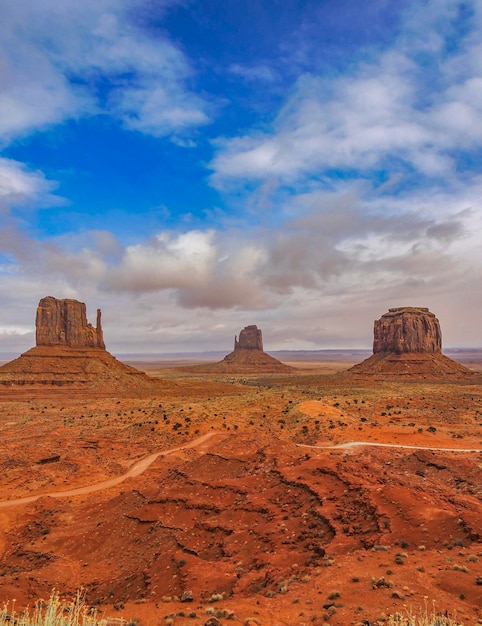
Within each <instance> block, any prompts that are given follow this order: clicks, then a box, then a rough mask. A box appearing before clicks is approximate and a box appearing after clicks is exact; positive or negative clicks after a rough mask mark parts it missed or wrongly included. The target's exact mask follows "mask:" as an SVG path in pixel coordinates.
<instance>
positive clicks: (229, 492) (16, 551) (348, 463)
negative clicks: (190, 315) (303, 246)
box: [0, 371, 482, 626]
mask: <svg viewBox="0 0 482 626" xmlns="http://www.w3.org/2000/svg"><path fill="white" fill-rule="evenodd" d="M168 376H169V379H166V380H164V381H163V382H162V383H161V382H160V381H159V385H158V387H157V388H156V389H157V390H158V391H156V392H153V391H152V388H151V390H148V391H143V390H138V391H137V393H136V394H135V395H134V393H132V392H128V391H126V392H125V393H124V394H122V395H120V394H119V393H116V394H112V392H109V390H108V389H105V390H104V391H102V392H100V391H98V392H96V393H93V392H89V393H88V394H87V393H82V392H78V393H77V395H76V394H72V392H69V391H68V389H67V388H64V387H60V388H58V389H57V390H56V392H55V393H52V392H51V393H50V394H49V395H46V392H45V391H41V392H39V391H36V392H30V393H29V391H28V390H26V389H25V388H22V389H21V390H20V391H16V390H15V389H11V388H8V389H7V388H5V390H4V391H2V396H1V397H0V434H1V437H2V444H3V455H2V461H1V468H2V471H1V475H0V488H1V492H0V493H1V495H0V501H2V502H5V501H8V500H13V499H16V498H23V497H28V496H38V495H42V494H44V495H43V496H42V497H40V498H39V499H37V500H35V501H30V502H26V503H23V504H17V505H12V504H9V505H4V506H3V507H1V508H0V582H1V585H0V601H3V600H8V599H12V598H16V599H17V605H20V606H21V605H23V604H26V603H29V602H30V603H32V602H34V601H35V600H36V599H37V598H39V597H44V598H45V597H46V596H48V595H49V593H50V591H51V589H52V588H54V587H55V588H56V589H60V590H62V592H63V593H65V594H66V595H69V594H73V593H74V592H75V590H76V589H77V588H79V587H80V586H82V587H84V588H85V589H86V592H87V598H88V601H89V602H90V603H91V604H92V605H93V606H96V607H97V608H99V609H100V610H101V611H103V612H104V613H105V614H107V615H110V616H115V617H123V618H125V619H132V618H136V617H137V618H139V619H140V621H141V622H142V624H144V625H146V626H148V625H151V624H152V625H153V626H154V625H155V626H157V625H158V624H164V623H166V622H165V618H166V617H167V618H168V619H171V620H173V623H174V624H176V625H178V624H179V625H183V624H192V625H193V626H195V625H200V624H205V622H206V621H207V620H208V618H209V616H210V615H211V614H214V615H218V619H219V621H220V623H221V624H225V623H226V624H228V623H230V621H232V618H233V615H232V613H231V612H233V613H234V615H235V617H236V618H237V619H238V620H240V621H241V623H244V621H245V620H247V618H249V617H251V618H255V619H256V620H257V621H258V622H259V623H260V624H263V625H265V624H273V625H281V624H284V625H287V626H288V625H290V626H291V625H293V624H296V625H298V624H299V625H301V624H310V623H315V624H323V623H328V624H332V625H339V626H342V625H343V626H344V625H349V624H357V623H363V620H368V621H369V622H373V621H374V620H378V619H380V618H381V617H382V616H383V614H385V615H387V614H388V613H390V612H392V613H393V612H396V611H399V610H402V609H403V606H404V605H407V606H412V607H413V608H414V609H417V608H419V607H424V606H425V604H426V602H427V601H428V602H429V606H430V607H431V602H432V600H435V601H436V603H437V607H438V608H440V610H448V611H450V612H455V611H457V616H458V620H459V621H460V622H461V623H464V624H475V623H477V620H478V619H479V618H480V617H481V613H480V607H481V606H482V585H481V584H480V583H479V577H480V576H482V547H481V543H480V542H481V535H482V504H481V499H480V495H481V492H480V489H481V485H482V470H481V467H482V456H481V453H480V452H479V453H477V452H472V453H469V452H461V451H460V450H462V449H469V448H470V449H472V448H473V449H482V445H481V440H480V439H481V438H480V432H481V424H482V385H480V383H479V382H477V381H473V382H471V383H470V384H466V383H460V382H458V383H457V382H455V383H451V384H448V383H444V384H438V383H437V384H436V383H430V384H429V383H426V382H425V383H423V384H422V383H406V384H400V383H383V384H382V383H376V384H373V382H367V383H364V382H359V381H357V383H356V386H353V385H354V383H352V382H347V381H345V380H343V381H342V380H340V379H339V378H336V377H335V378H330V377H326V376H325V377H323V376H319V375H318V376H315V375H313V374H312V373H309V374H307V373H303V372H298V373H296V374H294V375H286V374H285V375H271V376H268V375H265V376H244V377H238V378H237V379H236V381H233V380H232V378H233V377H232V376H230V377H229V378H228V377H224V378H223V377H219V376H218V377H214V376H209V375H205V376H204V377H202V376H201V377H197V378H192V379H191V378H189V376H188V375H187V374H186V373H183V374H181V373H180V374H179V376H178V377H177V378H176V374H175V373H173V372H172V371H171V372H170V373H169V374H168ZM7 393H8V395H6V394H7ZM203 435H206V437H205V438H204V439H201V440H199V437H201V436H203ZM347 441H368V442H370V441H371V442H374V443H393V444H406V445H416V446H425V447H427V448H454V451H453V452H443V451H435V450H430V449H426V450H423V449H397V448H376V447H368V446H365V447H355V448H352V449H321V448H308V447H304V446H323V445H334V444H338V443H343V442H347ZM189 442H194V445H193V447H184V444H188V443H189ZM298 444H303V446H300V445H298ZM172 449H175V450H172ZM163 450H164V451H168V450H172V451H171V453H170V454H167V455H166V454H164V455H159V456H157V458H156V459H155V460H153V462H152V463H151V464H150V465H149V464H148V463H147V462H146V463H145V464H144V466H137V468H138V471H137V472H133V473H134V474H136V475H133V476H130V477H125V474H126V473H127V472H128V470H129V468H132V467H133V466H134V464H135V463H137V462H138V461H140V460H141V459H142V458H144V457H148V455H151V454H157V453H158V452H162V451H163ZM457 450H459V451H457ZM150 460H152V459H150ZM140 470H143V471H141V473H139V471H140ZM116 477H121V478H123V480H122V482H119V481H118V482H117V484H116V480H115V479H116ZM101 481H110V482H108V483H107V484H106V485H104V486H103V488H102V489H100V490H99V489H98V483H99V482H101ZM96 484H97V488H96V489H95V490H92V489H91V488H90V487H89V486H91V485H94V486H95V485H96ZM79 487H85V489H84V490H83V492H82V493H72V491H71V490H73V489H76V488H79ZM69 491H70V494H69V493H66V492H69ZM62 492H63V493H62ZM49 493H50V494H56V497H52V496H49V495H46V494H49ZM187 591H189V592H191V593H192V597H193V602H189V603H188V602H181V601H180V600H181V598H182V595H183V593H185V592H187ZM182 614H183V615H182ZM189 614H192V616H189ZM194 614H195V616H194ZM229 618H231V619H229ZM253 623H255V622H253ZM365 623H366V622H365ZM481 623H482V622H481Z"/></svg>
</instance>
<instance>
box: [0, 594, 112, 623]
mask: <svg viewBox="0 0 482 626" xmlns="http://www.w3.org/2000/svg"><path fill="white" fill-rule="evenodd" d="M109 622H110V620H107V619H104V618H102V619H101V618H99V616H98V614H97V612H96V611H95V610H94V609H90V608H89V607H88V606H87V604H86V602H85V592H84V591H82V590H81V591H77V593H76V596H75V598H74V599H73V600H71V601H65V600H61V599H60V595H59V593H58V592H57V591H55V590H54V591H52V593H51V595H50V598H49V599H48V600H47V601H44V600H39V601H37V602H36V604H35V607H34V609H33V610H31V609H29V608H28V607H27V608H26V609H25V610H24V611H18V612H17V611H16V610H15V600H13V601H12V602H11V606H10V605H9V603H5V604H4V605H3V607H2V608H1V609H0V626H12V624H15V626H108V624H109Z"/></svg>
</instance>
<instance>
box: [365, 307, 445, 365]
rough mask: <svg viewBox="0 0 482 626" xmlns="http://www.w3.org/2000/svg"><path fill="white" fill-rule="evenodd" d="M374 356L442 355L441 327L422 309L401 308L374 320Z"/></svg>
mask: <svg viewBox="0 0 482 626" xmlns="http://www.w3.org/2000/svg"><path fill="white" fill-rule="evenodd" d="M373 335H374V339H373V353H374V354H377V353H378V352H384V353H388V352H393V353H395V354H404V353H407V352H417V353H420V352H423V353H428V354H437V353H440V352H442V333H441V331H440V323H439V321H438V319H437V318H436V317H435V315H434V314H433V313H431V312H430V311H429V310H428V309H427V308H423V307H418V308H417V307H399V308H395V309H388V313H385V314H384V315H382V316H381V318H380V319H379V320H375V322H374V328H373Z"/></svg>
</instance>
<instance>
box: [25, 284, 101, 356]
mask: <svg viewBox="0 0 482 626" xmlns="http://www.w3.org/2000/svg"><path fill="white" fill-rule="evenodd" d="M35 328H36V340H37V346H70V347H71V348H101V349H102V350H105V343H104V337H103V333H102V325H101V312H100V309H97V325H96V327H95V328H94V327H93V326H92V324H89V323H88V322H87V314H86V307H85V304H84V303H83V302H78V301H77V300H57V298H53V297H52V296H47V297H46V298H42V300H40V302H39V305H38V307H37V317H36V321H35Z"/></svg>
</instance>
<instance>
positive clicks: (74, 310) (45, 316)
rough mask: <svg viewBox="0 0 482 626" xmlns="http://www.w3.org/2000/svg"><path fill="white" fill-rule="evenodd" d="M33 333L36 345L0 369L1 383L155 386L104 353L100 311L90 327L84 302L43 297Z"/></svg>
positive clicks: (97, 386) (107, 386) (145, 377)
mask: <svg viewBox="0 0 482 626" xmlns="http://www.w3.org/2000/svg"><path fill="white" fill-rule="evenodd" d="M35 330H36V344H37V345H36V347H35V348H31V349H30V350H28V351H27V352H24V353H23V354H22V355H20V356H19V357H18V359H15V360H14V361H10V362H9V363H7V364H6V365H4V366H2V367H0V385H5V386H8V387H20V386H22V387H25V386H27V387H37V388H45V386H62V387H65V386H68V387H72V388H78V389H84V388H88V389H97V390H106V391H108V390H112V389H129V390H130V391H132V390H133V389H135V388H139V389H140V390H142V389H144V388H145V387H147V386H152V385H153V384H155V383H156V382H157V381H154V380H152V379H150V378H149V377H148V376H147V374H145V373H144V372H140V371H139V370H136V369H135V368H133V367H130V366H128V365H125V364H124V363H121V362H120V361H118V360H117V359H116V358H115V357H114V356H112V354H110V353H109V352H107V350H106V349H105V344H104V337H103V332H102V325H101V311H100V309H98V310H97V325H96V326H95V327H94V326H92V324H89V322H88V321H87V315H86V306H85V304H84V303H83V302H79V301H77V300H70V299H65V300H58V299H57V298H53V297H52V296H47V297H46V298H42V299H41V300H40V302H39V305H38V307H37V316H36V321H35Z"/></svg>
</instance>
